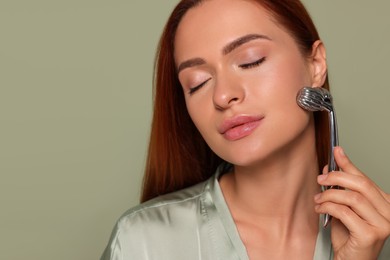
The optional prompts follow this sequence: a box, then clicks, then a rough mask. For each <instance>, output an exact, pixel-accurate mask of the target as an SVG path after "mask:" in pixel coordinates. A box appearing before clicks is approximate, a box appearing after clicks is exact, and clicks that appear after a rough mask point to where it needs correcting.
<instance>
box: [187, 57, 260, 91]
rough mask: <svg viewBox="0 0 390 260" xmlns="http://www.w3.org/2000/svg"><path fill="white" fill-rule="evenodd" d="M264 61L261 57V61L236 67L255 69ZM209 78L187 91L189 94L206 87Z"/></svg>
mask: <svg viewBox="0 0 390 260" xmlns="http://www.w3.org/2000/svg"><path fill="white" fill-rule="evenodd" d="M264 61H265V57H262V58H261V59H258V60H257V61H255V62H251V63H246V64H241V65H239V66H238V67H240V68H242V69H251V68H254V67H257V66H259V65H260V64H261V63H263V62H264ZM210 79H211V78H209V79H207V80H206V81H204V82H202V83H201V84H199V85H198V86H195V87H193V88H190V91H189V94H190V95H192V94H193V93H195V92H196V91H197V90H198V89H200V88H201V87H203V86H204V85H206V83H207V82H208V81H209V80H210Z"/></svg>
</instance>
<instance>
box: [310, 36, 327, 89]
mask: <svg viewBox="0 0 390 260" xmlns="http://www.w3.org/2000/svg"><path fill="white" fill-rule="evenodd" d="M309 63H310V69H311V79H312V87H322V86H323V85H324V83H325V79H326V76H327V75H328V74H327V70H328V66H327V65H326V50H325V46H324V44H323V43H322V41H320V40H317V41H315V42H314V43H313V47H312V53H311V56H310V58H309Z"/></svg>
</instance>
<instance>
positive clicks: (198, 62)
mask: <svg viewBox="0 0 390 260" xmlns="http://www.w3.org/2000/svg"><path fill="white" fill-rule="evenodd" d="M257 39H264V40H271V38H269V37H268V36H266V35H262V34H247V35H244V36H242V37H240V38H238V39H236V40H234V41H232V42H230V43H228V44H227V45H226V46H225V47H224V48H223V49H222V54H223V55H227V54H229V53H231V52H232V51H234V50H235V49H237V48H238V47H240V46H241V45H243V44H245V43H247V42H250V41H253V40H257ZM203 64H206V61H205V60H204V59H202V58H193V59H189V60H186V61H183V62H182V63H180V65H179V66H178V68H177V73H178V74H179V72H180V71H182V70H184V69H186V68H190V67H194V66H199V65H203Z"/></svg>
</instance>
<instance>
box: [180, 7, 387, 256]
mask: <svg viewBox="0 0 390 260" xmlns="http://www.w3.org/2000/svg"><path fill="white" fill-rule="evenodd" d="M174 44H175V61H176V65H177V67H178V71H179V72H178V76H179V80H180V83H181V85H182V87H183V91H184V95H185V99H186V105H187V109H188V112H189V114H190V116H191V118H192V120H193V122H194V124H195V125H196V127H197V128H198V130H199V131H200V133H201V134H202V136H203V138H204V139H205V141H206V142H207V143H208V145H209V146H210V148H211V149H212V150H213V151H214V152H215V153H216V154H218V155H219V156H220V157H221V158H223V159H224V160H226V161H228V162H230V163H232V164H233V165H234V171H233V172H231V173H227V174H225V175H223V176H222V177H221V179H220V185H221V189H222V191H223V194H224V197H225V200H226V203H227V204H228V207H229V209H230V212H231V214H232V217H233V219H234V221H235V223H236V226H237V229H238V232H239V234H240V237H241V240H242V242H243V243H244V245H245V247H246V249H247V253H248V256H249V258H250V259H313V254H314V249H315V244H316V237H317V234H318V227H319V218H318V217H319V214H320V213H321V214H323V213H330V214H331V215H333V216H334V217H335V218H336V220H335V221H333V223H332V243H333V247H334V249H335V258H336V259H375V258H376V257H377V256H378V254H379V252H380V249H381V246H382V245H383V241H384V240H385V239H386V237H388V236H389V234H390V206H389V205H390V204H389V201H390V199H389V197H390V196H389V195H388V194H386V193H384V192H383V191H381V190H380V189H379V188H378V187H377V186H376V185H375V184H374V183H372V181H370V180H369V179H368V178H367V177H366V176H364V175H363V174H362V173H361V172H360V171H358V170H357V169H356V167H354V166H353V164H352V163H351V162H350V161H349V160H348V159H346V157H345V156H342V155H341V154H340V153H336V160H338V163H339V164H340V166H341V167H342V168H343V169H344V171H346V174H344V175H343V178H341V177H338V176H336V174H335V175H333V174H330V175H329V177H328V178H326V179H321V178H320V179H317V176H318V169H317V157H316V150H315V137H314V131H315V130H314V123H313V116H312V114H310V113H308V112H306V111H303V110H302V109H301V108H299V107H298V105H297V104H296V102H295V96H296V93H297V92H298V91H299V89H300V88H302V87H303V86H313V87H320V86H322V85H323V84H324V80H325V77H326V70H327V66H326V54H325V49H324V46H323V44H322V42H321V41H317V42H315V43H314V44H313V47H312V53H311V54H310V55H308V56H303V54H302V53H301V52H300V50H299V48H298V46H297V44H296V42H295V40H294V39H293V37H291V35H289V34H288V33H287V32H286V31H285V30H284V29H283V27H282V26H280V25H279V24H276V22H275V19H273V18H272V17H270V15H269V14H268V13H267V12H266V11H265V10H264V9H263V8H262V7H261V6H260V5H258V4H257V3H255V2H253V1H237V0H210V1H204V2H203V3H202V4H201V5H199V6H197V7H195V8H192V9H190V10H189V11H188V12H187V13H186V15H185V16H184V17H183V20H182V21H181V22H180V25H179V27H178V30H177V33H176V38H175V43H174ZM241 121H244V123H243V124H241V123H242V122H241ZM237 122H240V125H235V124H237ZM232 125H233V126H234V127H232ZM236 126H238V127H236ZM330 176H332V177H330ZM334 176H336V177H334ZM340 176H341V175H340ZM356 176H359V177H356ZM360 183H364V185H363V186H362V185H361V184H360ZM320 184H322V185H324V184H326V185H340V186H343V187H346V188H348V190H350V192H353V194H354V196H355V197H356V198H359V201H363V203H361V204H359V203H356V201H348V200H347V198H348V197H349V196H346V195H345V194H343V193H340V191H334V190H331V191H327V192H325V193H323V194H322V195H321V196H316V194H319V192H320ZM344 192H347V191H344ZM313 198H315V199H313ZM367 210H368V211H369V212H370V213H369V214H366V213H363V212H367ZM337 219H339V220H337ZM378 221H379V222H378ZM376 223H380V225H381V226H382V227H384V229H380V228H378V227H379V226H378V224H376ZM361 227H364V228H363V229H361ZM361 230H364V232H368V233H369V234H372V236H370V238H369V239H366V236H365V234H364V232H362V231H361Z"/></svg>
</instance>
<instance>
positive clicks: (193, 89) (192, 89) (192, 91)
mask: <svg viewBox="0 0 390 260" xmlns="http://www.w3.org/2000/svg"><path fill="white" fill-rule="evenodd" d="M209 80H211V78H209V79H207V80H206V81H203V82H202V83H201V84H199V85H198V86H196V87H193V88H190V91H189V94H190V95H192V94H193V93H194V92H195V91H197V90H198V89H200V88H201V87H203V86H204V85H206V83H207V82H208V81H209Z"/></svg>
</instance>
